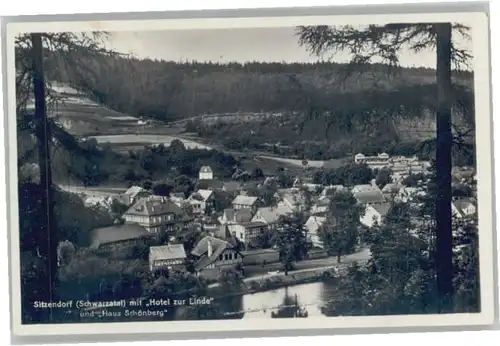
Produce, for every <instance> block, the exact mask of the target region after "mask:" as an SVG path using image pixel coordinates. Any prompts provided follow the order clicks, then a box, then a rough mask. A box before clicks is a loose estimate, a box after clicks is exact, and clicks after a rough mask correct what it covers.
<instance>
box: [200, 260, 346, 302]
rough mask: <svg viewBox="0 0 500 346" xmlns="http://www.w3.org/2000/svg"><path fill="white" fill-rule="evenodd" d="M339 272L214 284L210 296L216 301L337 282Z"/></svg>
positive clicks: (319, 270)
mask: <svg viewBox="0 0 500 346" xmlns="http://www.w3.org/2000/svg"><path fill="white" fill-rule="evenodd" d="M340 269H342V268H340ZM338 271H339V268H334V267H329V268H317V269H314V270H307V271H300V272H296V273H293V272H291V273H289V275H273V276H269V277H265V278H249V279H252V280H243V281H242V282H241V283H240V284H239V285H233V286H226V285H224V286H221V285H219V284H213V285H210V286H209V288H208V290H209V291H208V293H209V296H211V297H213V298H215V299H217V298H222V297H224V298H227V297H236V296H242V295H246V294H255V293H261V292H266V291H271V290H275V289H278V288H283V287H288V286H296V285H302V284H308V283H315V282H321V281H327V280H335V278H336V277H337V275H338Z"/></svg>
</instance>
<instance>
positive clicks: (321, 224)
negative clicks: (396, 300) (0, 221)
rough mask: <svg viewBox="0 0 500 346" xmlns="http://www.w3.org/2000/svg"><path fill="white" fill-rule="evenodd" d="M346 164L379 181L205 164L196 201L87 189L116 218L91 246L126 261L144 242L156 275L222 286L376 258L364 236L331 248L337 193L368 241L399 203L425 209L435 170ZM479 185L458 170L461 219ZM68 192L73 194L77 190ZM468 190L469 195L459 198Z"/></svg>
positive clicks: (385, 161)
mask: <svg viewBox="0 0 500 346" xmlns="http://www.w3.org/2000/svg"><path fill="white" fill-rule="evenodd" d="M348 166H349V167H351V168H352V169H361V170H363V169H364V170H368V171H371V172H372V174H371V175H370V176H371V177H373V178H372V179H370V180H369V181H364V182H363V183H362V184H354V185H347V184H345V185H330V184H324V183H322V182H319V181H318V177H319V176H322V175H323V176H324V175H325V172H326V171H325V169H321V168H319V169H317V168H316V169H312V168H308V167H307V164H305V165H304V167H303V172H302V173H301V174H299V175H298V176H296V177H294V179H293V180H292V181H291V184H290V183H289V184H288V185H289V186H283V184H282V183H280V180H279V179H278V177H277V176H260V177H258V178H256V179H250V180H246V181H235V180H226V181H224V180H221V179H219V178H218V177H217V176H216V175H215V174H214V172H213V170H212V168H211V167H210V166H208V165H205V166H202V167H201V168H200V169H199V175H198V179H197V182H196V187H195V189H194V190H193V191H192V192H191V193H190V194H189V195H186V194H184V193H182V192H181V193H178V192H167V193H164V194H163V195H155V193H154V190H155V189H153V188H151V186H149V187H150V188H149V189H148V188H147V187H144V186H136V185H133V186H130V188H128V189H127V190H126V191H123V192H116V193H115V192H107V193H102V192H101V193H99V188H93V189H88V190H86V189H80V190H78V194H79V196H80V197H81V198H82V199H83V201H84V202H85V203H86V205H88V206H92V207H93V208H99V209H101V210H106V211H107V212H108V213H110V214H111V215H115V216H114V217H115V218H114V223H113V224H110V225H109V226H108V227H102V228H98V229H93V230H91V231H90V232H89V236H90V244H89V247H90V248H91V249H92V251H94V252H95V251H97V252H98V253H113V256H115V257H117V256H118V257H119V254H120V253H127V254H130V251H131V249H132V248H134V249H136V248H137V246H138V244H143V248H142V251H139V252H137V254H136V256H137V258H144V259H145V260H146V261H147V262H148V267H149V270H150V272H151V273H152V274H155V273H162V274H163V275H167V276H168V275H171V274H172V273H182V272H190V273H194V274H195V275H197V276H199V277H203V278H204V279H206V280H208V282H211V283H212V285H217V282H219V280H220V277H221V275H224V273H226V272H227V271H228V270H229V271H233V272H235V273H238V275H240V276H241V277H242V278H244V279H243V280H246V281H249V282H250V281H253V280H256V281H259V280H261V281H262V280H265V279H266V278H270V277H273V276H283V275H284V276H288V275H291V274H293V273H295V272H302V273H308V272H310V273H313V274H314V273H316V274H317V272H318V271H324V270H326V269H333V270H335V269H341V268H345V267H346V266H347V265H348V264H349V263H354V262H356V263H364V262H366V261H368V260H369V258H370V250H369V248H368V246H366V244H364V241H363V238H362V236H357V239H356V240H355V242H356V244H355V246H352V247H350V248H349V249H346V251H344V250H343V249H340V250H339V249H337V248H336V247H335V246H332V245H331V244H326V245H325V244H324V236H322V232H323V230H325V229H329V228H332V227H333V226H334V225H333V224H334V223H335V222H334V221H333V219H334V217H332V215H335V213H332V211H331V208H332V196H334V195H335V194H342V193H344V194H346V195H348V196H352V197H353V198H354V199H355V203H356V204H357V205H358V206H359V207H360V210H361V213H360V214H359V216H360V217H359V220H357V221H359V222H358V223H357V224H356V225H353V226H354V227H355V228H357V229H358V230H359V232H360V234H363V232H369V230H374V229H375V230H376V228H377V227H379V226H380V225H381V224H383V223H384V219H385V216H386V215H387V213H388V212H389V210H390V209H391V206H392V205H393V204H394V203H404V204H407V205H411V204H412V203H413V204H416V205H419V203H420V204H422V199H423V198H425V196H426V195H427V193H428V191H427V190H428V183H429V182H430V181H431V178H430V176H431V175H430V170H431V164H430V163H429V162H428V161H422V160H419V159H418V158H417V157H403V156H395V157H391V156H389V155H388V154H385V153H381V154H379V155H375V156H368V155H366V156H365V155H363V154H357V155H355V156H354V157H353V158H352V162H351V163H348ZM361 179H366V178H361ZM475 179H476V175H475V171H474V169H473V168H469V167H462V168H455V169H454V185H455V186H456V189H457V191H459V192H457V193H456V194H455V197H454V201H453V205H452V210H453V213H454V215H455V217H456V218H471V219H472V218H473V217H474V215H475V213H476V205H477V203H476V200H475ZM327 180H328V179H327ZM65 188H66V189H69V190H70V191H71V187H65ZM157 190H158V189H157ZM463 190H466V191H467V192H465V193H461V192H460V191H463ZM270 191H271V192H272V193H271V195H269V192H270ZM262 193H264V195H263V194H262ZM220 199H224V200H225V203H224V202H223V201H221V200H220ZM116 205H119V206H121V208H119V209H120V210H122V213H121V214H119V215H117V214H116V212H115V213H114V209H116ZM113 206H115V208H113ZM422 218H425V216H423V215H420V216H414V219H413V220H412V224H414V225H415V228H418V225H420V224H421V223H419V221H422V220H421V219H422ZM286 220H288V221H286ZM290 227H292V228H293V230H291V229H290ZM297 231H298V232H299V233H302V235H303V239H304V244H303V245H304V250H303V251H302V252H301V255H300V256H297V255H296V253H295V252H293V251H292V252H293V253H292V256H291V257H290V256H289V255H290V254H286V253H285V252H286V250H285V249H284V247H283V246H284V244H283V239H284V241H285V242H287V241H290V242H293V241H297V240H296V239H295V238H293V237H295V235H292V238H287V236H286V235H283V233H287V232H297ZM408 231H409V232H412V230H408ZM415 236H418V235H417V234H416V235H415ZM280 237H282V243H281V245H280V241H279V238H280ZM144 244H146V245H144ZM285 245H286V244H285ZM285 247H286V246H285ZM337 250H338V251H337ZM339 251H340V252H339ZM144 253H147V256H144ZM284 257H286V258H284ZM60 265H62V266H63V265H64V263H63V262H61V263H60Z"/></svg>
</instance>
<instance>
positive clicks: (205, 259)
mask: <svg viewBox="0 0 500 346" xmlns="http://www.w3.org/2000/svg"><path fill="white" fill-rule="evenodd" d="M209 243H210V244H211V246H212V254H211V256H208V246H209ZM232 248H233V246H232V245H231V244H229V243H228V242H227V241H225V240H222V239H218V238H215V237H211V236H206V237H204V238H203V239H202V240H200V241H199V242H198V244H196V247H195V248H194V249H193V251H191V254H192V255H194V256H196V257H198V258H199V260H198V262H196V263H195V265H194V267H195V269H196V270H202V269H204V268H206V267H207V266H208V265H209V264H211V263H213V262H214V261H215V260H216V259H217V257H219V255H220V254H222V253H223V252H224V250H226V249H232Z"/></svg>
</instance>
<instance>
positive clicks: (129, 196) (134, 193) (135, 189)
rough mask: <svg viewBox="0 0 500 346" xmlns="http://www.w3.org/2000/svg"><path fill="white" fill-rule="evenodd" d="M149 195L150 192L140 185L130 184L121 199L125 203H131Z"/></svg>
mask: <svg viewBox="0 0 500 346" xmlns="http://www.w3.org/2000/svg"><path fill="white" fill-rule="evenodd" d="M151 195H152V194H151V192H149V191H148V190H146V189H144V188H142V187H140V186H131V187H130V188H129V189H128V190H127V191H125V192H124V193H123V196H122V201H123V202H124V203H125V204H127V205H132V204H134V203H135V202H137V201H138V200H139V199H140V198H145V197H149V196H151Z"/></svg>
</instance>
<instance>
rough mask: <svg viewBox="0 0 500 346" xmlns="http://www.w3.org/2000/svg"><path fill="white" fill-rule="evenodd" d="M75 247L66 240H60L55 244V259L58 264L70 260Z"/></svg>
mask: <svg viewBox="0 0 500 346" xmlns="http://www.w3.org/2000/svg"><path fill="white" fill-rule="evenodd" d="M75 253H76V248H75V246H74V245H73V243H71V242H70V241H68V240H65V241H63V242H60V243H59V245H58V246H57V260H58V264H59V265H66V264H68V263H69V262H70V261H71V258H72V257H73V256H74V255H75Z"/></svg>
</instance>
